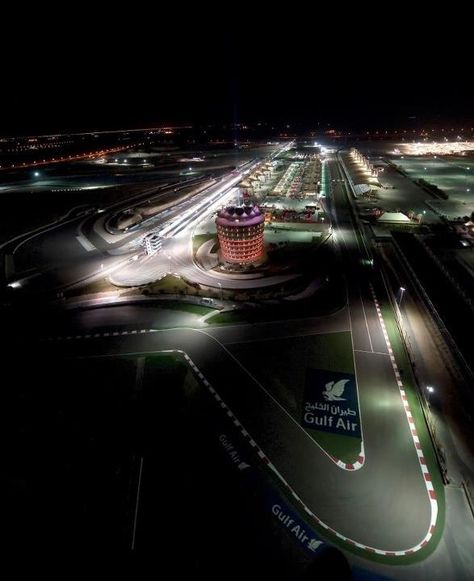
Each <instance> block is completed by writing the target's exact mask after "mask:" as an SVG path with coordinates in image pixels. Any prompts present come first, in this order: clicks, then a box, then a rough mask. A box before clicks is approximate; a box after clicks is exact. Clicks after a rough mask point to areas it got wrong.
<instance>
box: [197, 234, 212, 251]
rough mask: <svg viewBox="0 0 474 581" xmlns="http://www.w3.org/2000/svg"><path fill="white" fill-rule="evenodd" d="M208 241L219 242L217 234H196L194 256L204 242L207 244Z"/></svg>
mask: <svg viewBox="0 0 474 581" xmlns="http://www.w3.org/2000/svg"><path fill="white" fill-rule="evenodd" d="M208 240H217V233H214V234H196V236H193V254H196V252H197V251H198V250H199V248H200V247H201V246H202V245H203V244H204V242H207V241H208Z"/></svg>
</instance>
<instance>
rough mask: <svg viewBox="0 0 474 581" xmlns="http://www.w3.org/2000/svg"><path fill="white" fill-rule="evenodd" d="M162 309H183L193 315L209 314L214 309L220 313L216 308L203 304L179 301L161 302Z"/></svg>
mask: <svg viewBox="0 0 474 581" xmlns="http://www.w3.org/2000/svg"><path fill="white" fill-rule="evenodd" d="M160 308H161V309H168V310H173V311H182V312H183V313H192V314H193V315H201V316H204V315H207V314H208V313H211V312H212V311H215V312H216V313H218V312H219V311H217V310H216V309H212V308H210V307H205V306H203V305H195V304H194V303H181V302H179V301H163V302H162V303H161V304H160Z"/></svg>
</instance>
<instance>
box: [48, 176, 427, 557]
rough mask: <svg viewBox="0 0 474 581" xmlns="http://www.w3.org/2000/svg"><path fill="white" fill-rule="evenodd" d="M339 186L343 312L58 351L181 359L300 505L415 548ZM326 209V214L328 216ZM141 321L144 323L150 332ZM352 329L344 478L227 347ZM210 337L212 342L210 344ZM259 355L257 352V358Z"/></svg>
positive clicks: (409, 488) (391, 406)
mask: <svg viewBox="0 0 474 581" xmlns="http://www.w3.org/2000/svg"><path fill="white" fill-rule="evenodd" d="M342 188H343V186H342V184H341V185H339V184H337V185H336V186H335V188H334V191H333V203H334V208H337V220H338V224H339V226H340V227H339V228H338V237H339V238H338V244H339V247H340V251H341V255H342V260H343V262H344V264H345V267H346V270H347V272H348V299H349V300H348V306H347V307H346V309H344V310H342V311H340V312H339V313H336V314H335V315H331V316H328V317H320V318H313V319H307V320H303V321H292V322H286V323H279V322H274V323H265V324H261V325H256V326H251V327H249V326H247V327H246V326H242V327H239V326H231V327H229V328H224V327H222V328H216V329H213V330H210V331H209V332H204V331H200V330H195V329H174V330H163V331H156V332H153V333H137V334H134V335H119V336H113V335H112V334H111V336H108V337H96V338H94V337H92V338H90V340H80V341H68V342H61V343H59V344H57V347H58V349H59V350H61V351H63V350H64V352H65V353H68V352H70V353H72V354H74V355H76V356H77V355H83V356H94V355H100V354H113V355H125V354H135V353H136V354H138V353H153V352H157V351H163V350H180V351H184V352H185V353H186V354H187V355H188V356H189V357H190V358H191V360H192V361H193V362H194V363H195V364H196V365H197V367H198V368H199V370H200V371H201V372H202V373H203V375H204V377H205V378H206V379H207V380H208V381H209V382H210V383H211V385H213V386H214V387H215V389H216V391H217V392H218V393H219V395H220V396H221V397H222V399H223V400H224V401H225V403H226V404H227V405H228V406H229V408H230V409H231V410H232V411H233V413H234V414H235V416H236V417H237V418H238V419H239V420H240V422H241V423H242V424H243V426H244V427H245V429H246V430H247V431H248V432H249V433H250V434H251V435H252V437H253V438H254V440H255V441H256V442H257V443H258V445H259V446H260V447H261V448H262V450H264V452H265V454H266V455H267V456H268V458H269V459H270V460H271V462H272V463H273V465H274V466H275V467H276V468H277V470H278V471H279V472H280V474H281V475H282V476H283V478H284V479H285V480H286V481H287V482H288V483H289V484H290V485H291V487H292V488H293V490H294V491H296V493H297V494H298V495H299V496H300V497H301V499H302V500H303V502H304V503H305V504H306V506H307V507H308V508H309V509H310V510H311V511H312V512H313V513H314V514H315V515H317V517H319V518H320V519H321V520H322V521H323V522H325V523H326V524H327V525H328V526H330V527H331V528H332V529H334V530H336V531H338V532H339V533H340V534H342V535H344V536H345V537H348V538H350V539H352V540H354V541H356V542H358V543H361V544H363V545H367V546H369V547H374V548H376V549H380V550H383V551H402V550H406V549H409V548H411V547H413V546H416V545H417V544H418V543H420V541H422V540H423V538H424V537H425V536H426V534H427V532H428V530H429V527H430V518H431V507H430V502H429V498H428V495H427V490H426V486H425V482H424V478H423V475H422V472H421V470H420V466H419V462H418V457H417V454H416V450H415V447H414V444H413V439H412V435H411V432H410V428H409V425H408V423H407V420H406V416H405V411H404V408H403V404H402V402H401V399H400V392H399V388H398V385H397V382H396V378H395V375H394V372H393V368H392V365H391V361H390V357H389V354H388V351H387V345H386V343H385V340H384V337H383V334H382V329H381V326H380V321H379V319H378V316H377V313H376V310H375V305H374V302H373V299H372V296H371V294H370V291H369V285H368V280H364V278H363V277H361V276H359V275H358V270H357V263H358V261H359V258H360V254H361V248H360V247H359V244H360V242H359V241H358V240H357V238H356V235H355V232H354V230H353V228H352V222H351V218H350V216H349V213H348V212H349V211H348V209H347V200H346V199H345V193H344V191H343V189H342ZM334 208H333V209H334ZM120 312H122V316H123V320H122V325H123V326H122V328H124V326H127V321H130V325H132V323H135V325H134V327H135V328H137V326H138V328H140V327H143V328H144V329H150V328H153V311H150V309H140V308H139V307H116V308H107V309H97V310H94V311H91V312H88V311H84V312H82V313H80V314H75V315H74V317H75V324H74V326H75V328H76V332H78V333H80V328H81V326H82V325H83V329H84V330H85V331H87V330H88V331H89V332H90V331H91V329H93V330H97V329H98V328H100V329H109V330H110V331H115V330H116V329H117V322H118V320H120V315H119V316H117V315H118V314H119V313H120ZM147 323H148V324H147ZM348 328H349V329H350V330H351V331H352V336H353V346H354V362H355V368H356V374H357V381H358V390H359V399H360V414H361V423H362V430H363V440H364V446H365V454H366V460H365V463H364V464H363V466H362V467H361V468H360V469H359V470H354V471H351V472H348V471H347V470H342V469H341V468H339V467H338V466H337V465H336V464H335V463H334V461H333V460H332V459H331V458H329V457H328V455H327V454H326V453H325V452H324V451H323V450H322V449H321V448H320V447H319V446H318V445H317V444H316V443H315V442H314V440H312V438H311V437H310V436H309V435H308V434H307V433H306V432H305V430H304V429H303V428H302V427H301V426H300V425H299V423H298V422H297V421H296V420H294V419H293V418H292V417H291V416H290V415H289V414H288V413H287V411H286V410H285V409H284V408H283V407H282V406H281V405H280V404H279V403H278V402H277V401H276V400H275V399H274V398H273V396H272V395H271V394H270V392H269V391H268V390H267V389H266V388H265V386H264V385H262V384H260V383H259V382H258V381H257V380H256V379H255V378H254V377H252V376H251V375H250V374H249V372H248V371H247V370H246V369H245V368H244V367H243V366H242V365H241V364H240V363H239V361H238V360H237V359H236V358H234V356H233V355H232V353H231V352H230V351H229V350H228V349H227V348H226V347H225V343H239V342H245V341H252V340H254V341H255V340H256V339H258V340H262V339H265V338H268V339H271V338H276V337H278V336H280V337H282V336H284V337H289V336H292V335H293V336H301V335H303V334H304V335H306V334H311V333H328V332H337V331H342V330H347V329H348ZM213 335H214V336H213ZM256 357H258V352H256Z"/></svg>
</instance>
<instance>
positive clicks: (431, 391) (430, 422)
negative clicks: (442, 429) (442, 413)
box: [426, 385, 435, 435]
mask: <svg viewBox="0 0 474 581" xmlns="http://www.w3.org/2000/svg"><path fill="white" fill-rule="evenodd" d="M431 393H434V387H432V386H431V385H427V386H426V406H427V408H428V421H429V425H430V428H431V432H432V433H433V435H434V432H435V425H434V422H433V416H432V414H431V406H430V394H431Z"/></svg>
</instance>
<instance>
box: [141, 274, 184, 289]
mask: <svg viewBox="0 0 474 581" xmlns="http://www.w3.org/2000/svg"><path fill="white" fill-rule="evenodd" d="M190 288H192V287H190V285H188V284H187V282H186V281H184V280H183V279H182V278H180V277H179V276H174V275H173V274H167V275H166V276H164V277H163V278H162V279H160V280H157V281H155V282H152V283H150V284H149V285H147V287H146V289H147V290H148V292H149V293H151V294H158V293H164V292H168V293H179V292H187V291H188V290H189V289H190Z"/></svg>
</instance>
